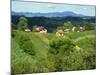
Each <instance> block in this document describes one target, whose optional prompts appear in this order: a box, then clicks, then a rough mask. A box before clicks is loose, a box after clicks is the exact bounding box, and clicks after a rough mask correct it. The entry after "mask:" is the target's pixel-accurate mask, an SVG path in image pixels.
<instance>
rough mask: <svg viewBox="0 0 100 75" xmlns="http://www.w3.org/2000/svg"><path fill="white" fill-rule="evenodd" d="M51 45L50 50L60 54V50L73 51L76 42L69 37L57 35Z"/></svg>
mask: <svg viewBox="0 0 100 75" xmlns="http://www.w3.org/2000/svg"><path fill="white" fill-rule="evenodd" d="M49 46H50V50H49V51H50V52H51V53H53V54H58V53H60V52H64V53H67V54H68V53H70V52H73V50H74V47H75V44H74V43H73V42H72V41H71V40H70V39H69V38H65V37H56V38H55V39H53V40H52V41H51V42H50V44H49Z"/></svg>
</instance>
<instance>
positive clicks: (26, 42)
mask: <svg viewBox="0 0 100 75" xmlns="http://www.w3.org/2000/svg"><path fill="white" fill-rule="evenodd" d="M18 34H19V36H18V37H17V38H16V39H17V40H18V43H19V45H20V48H21V49H23V50H24V52H26V53H28V54H30V55H34V54H35V51H34V44H33V43H32V41H31V39H30V38H29V36H28V35H27V34H25V33H23V32H21V33H18Z"/></svg>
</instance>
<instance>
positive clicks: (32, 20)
mask: <svg viewBox="0 0 100 75" xmlns="http://www.w3.org/2000/svg"><path fill="white" fill-rule="evenodd" d="M20 17H21V16H12V23H13V24H15V25H16V26H17V27H18V22H19V18H20ZM26 18H27V19H28V22H27V24H28V28H29V29H31V30H32V28H33V27H34V26H44V27H45V28H47V29H48V32H53V31H55V29H56V28H57V27H59V26H63V25H64V23H65V22H68V21H70V22H71V23H72V25H73V26H89V27H91V26H95V17H88V16H87V17H71V16H69V17H26ZM92 23H93V24H92Z"/></svg>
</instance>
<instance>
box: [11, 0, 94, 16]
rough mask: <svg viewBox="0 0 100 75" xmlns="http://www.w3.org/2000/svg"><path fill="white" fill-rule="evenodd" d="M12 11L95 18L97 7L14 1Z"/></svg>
mask: <svg viewBox="0 0 100 75" xmlns="http://www.w3.org/2000/svg"><path fill="white" fill-rule="evenodd" d="M12 11H15V12H33V13H36V12H40V13H48V12H64V11H72V12H75V13H77V14H82V15H86V16H95V6H90V5H89V6H88V5H70V4H53V3H37V2H24V1H23V2H22V1H12Z"/></svg>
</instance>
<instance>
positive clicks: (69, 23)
mask: <svg viewBox="0 0 100 75" xmlns="http://www.w3.org/2000/svg"><path fill="white" fill-rule="evenodd" d="M63 27H64V28H69V29H70V28H72V27H73V25H72V23H71V22H70V21H69V22H65V23H64V26H63Z"/></svg>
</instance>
